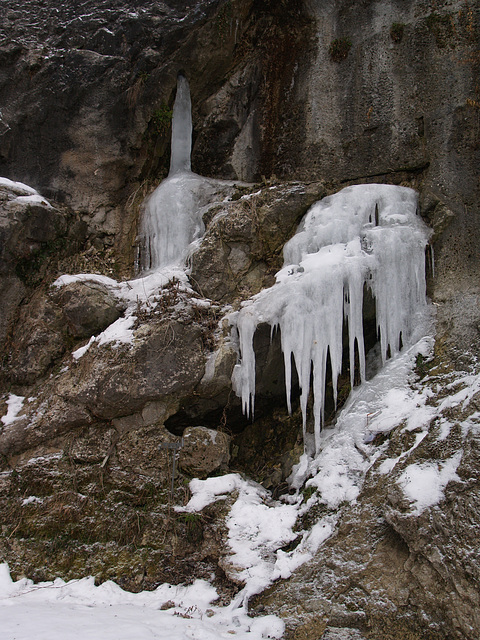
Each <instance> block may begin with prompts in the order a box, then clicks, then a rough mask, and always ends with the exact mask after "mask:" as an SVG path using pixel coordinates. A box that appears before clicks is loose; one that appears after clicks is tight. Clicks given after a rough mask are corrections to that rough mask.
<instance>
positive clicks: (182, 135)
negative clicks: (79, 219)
mask: <svg viewBox="0 0 480 640" xmlns="http://www.w3.org/2000/svg"><path fill="white" fill-rule="evenodd" d="M191 111H192V105H191V98H190V88H189V85H188V80H187V79H186V78H185V76H183V75H179V76H178V80H177V95H176V98H175V103H174V105H173V117H172V143H171V148H172V150H171V158H170V171H169V174H168V177H167V178H166V179H165V180H163V181H162V182H161V183H160V185H159V186H158V187H157V188H156V189H155V191H154V192H153V193H152V194H151V195H150V196H149V197H148V198H147V199H146V201H145V203H144V205H143V210H142V212H141V222H140V230H139V234H138V238H137V248H138V256H137V259H136V270H137V271H142V272H144V271H152V270H156V269H159V268H161V267H165V266H172V265H183V264H184V262H185V259H186V257H187V256H188V253H189V250H190V248H191V246H192V243H193V242H194V241H195V240H198V239H199V238H201V237H202V235H203V233H204V231H205V226H204V224H203V219H202V216H203V213H204V212H205V209H206V208H207V207H208V205H211V204H212V200H213V199H214V198H215V196H218V192H219V191H220V192H221V190H222V187H225V185H227V184H230V185H231V184H232V183H226V182H221V181H219V180H210V179H208V178H203V177H202V176H199V175H197V174H196V173H192V171H191V164H190V155H191V149H192V114H191Z"/></svg>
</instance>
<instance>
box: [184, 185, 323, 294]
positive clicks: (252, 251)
mask: <svg viewBox="0 0 480 640" xmlns="http://www.w3.org/2000/svg"><path fill="white" fill-rule="evenodd" d="M324 195H325V188H324V185H323V183H319V182H316V183H312V184H308V185H305V184H299V183H297V184H281V185H277V186H273V187H264V188H263V189H261V190H260V191H258V192H256V193H254V194H248V195H244V196H243V197H240V198H239V199H238V200H234V201H233V202H228V203H224V204H223V206H222V207H221V208H220V209H218V210H217V211H216V214H215V216H214V217H213V219H212V220H211V221H208V220H205V222H206V223H207V231H206V233H205V236H204V238H203V240H202V242H201V244H200V247H199V249H198V250H197V251H196V252H195V253H194V254H193V256H192V258H191V281H192V283H193V285H194V287H195V288H196V289H197V291H199V292H200V293H201V294H202V295H204V296H206V297H208V298H211V299H213V300H217V301H221V302H228V301H231V300H233V299H234V298H237V297H240V296H242V297H245V296H249V295H253V294H255V293H258V292H259V291H260V290H261V289H262V288H263V287H266V286H271V285H272V284H273V283H274V278H273V275H274V273H275V272H276V271H277V270H278V269H279V268H280V267H281V266H282V263H283V258H282V249H283V245H284V244H285V242H286V241H287V240H288V239H289V238H290V237H291V236H292V235H293V234H294V232H295V230H296V226H297V224H298V223H299V222H300V220H301V218H302V216H303V215H304V214H305V213H306V211H307V209H308V208H309V206H310V205H312V204H313V203H314V202H315V201H316V200H318V199H320V198H321V197H323V196H324Z"/></svg>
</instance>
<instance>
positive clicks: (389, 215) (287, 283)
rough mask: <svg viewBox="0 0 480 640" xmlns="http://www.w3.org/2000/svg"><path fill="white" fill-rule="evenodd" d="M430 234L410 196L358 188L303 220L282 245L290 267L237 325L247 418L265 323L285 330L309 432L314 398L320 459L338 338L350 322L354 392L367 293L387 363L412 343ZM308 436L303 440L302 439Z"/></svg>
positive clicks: (240, 390)
mask: <svg viewBox="0 0 480 640" xmlns="http://www.w3.org/2000/svg"><path fill="white" fill-rule="evenodd" d="M427 243H428V231H427V229H426V227H425V225H424V224H423V223H422V221H421V219H420V218H419V216H418V215H417V196H416V193H415V192H414V191H413V190H412V189H408V188H404V187H396V186H392V185H378V184H370V185H356V186H352V187H347V188H345V189H343V190H342V191H340V192H339V193H337V194H335V195H333V196H330V197H328V198H324V199H323V200H321V201H320V202H317V203H316V204H314V205H313V206H312V207H311V209H310V210H309V212H308V213H307V214H306V216H305V218H304V219H303V221H302V223H301V224H300V226H299V229H298V231H297V233H296V235H295V236H294V237H293V238H292V239H291V240H290V241H289V242H288V243H287V244H286V245H285V247H284V259H285V263H284V264H285V265H286V266H284V268H283V269H282V270H281V271H279V273H278V274H277V277H276V279H277V282H276V284H275V285H274V286H273V287H271V288H269V289H266V290H264V291H262V292H261V293H259V294H258V295H256V296H255V297H254V298H253V299H251V300H249V301H247V302H245V303H244V304H243V306H242V308H241V310H240V311H238V312H237V313H236V314H234V316H233V318H232V322H233V324H234V327H236V330H237V332H238V336H237V339H238V343H239V350H240V355H241V360H240V363H239V364H238V365H237V366H236V367H235V370H234V374H233V382H234V388H235V391H236V393H237V395H239V396H240V397H241V398H242V402H243V409H244V412H245V413H246V414H247V415H248V414H250V413H252V412H253V409H254V400H255V353H254V350H253V337H254V334H255V330H256V328H257V327H258V325H259V324H261V323H267V324H269V325H271V327H272V331H273V330H274V329H276V328H279V329H280V337H281V345H282V351H283V356H284V364H285V379H286V394H287V404H288V408H289V410H291V384H292V357H293V360H294V362H295V367H296V370H297V374H298V380H299V385H300V390H301V395H300V406H301V410H302V415H303V424H304V432H305V428H306V426H305V425H306V415H307V400H308V396H309V393H310V390H311V389H310V387H311V386H312V387H313V388H312V391H313V413H314V416H313V417H314V441H315V442H314V446H315V451H316V452H318V448H319V440H320V429H321V425H322V422H323V418H324V401H325V383H326V373H327V358H328V355H329V360H330V364H331V373H332V383H333V395H334V400H335V403H336V400H337V381H338V376H339V374H340V372H341V368H342V351H343V344H342V333H343V331H342V330H343V324H344V321H345V322H346V323H347V325H348V336H349V338H348V340H349V360H350V376H351V385H352V387H353V377H354V368H355V367H354V365H355V350H356V347H357V350H358V360H359V368H360V378H361V380H362V382H363V381H364V380H365V347H364V337H363V299H364V286H365V285H366V286H367V287H369V288H370V290H371V293H372V295H373V297H374V298H375V303H376V322H377V331H378V334H379V337H380V350H381V358H382V364H383V362H384V361H385V359H386V357H387V354H389V355H392V356H393V355H394V354H395V353H397V352H398V350H399V349H400V348H401V346H402V344H406V343H407V342H408V339H409V337H410V335H411V333H412V330H413V328H414V325H415V319H416V318H418V317H419V316H421V314H422V312H423V311H424V308H425V305H426V298H425V248H426V245H427ZM304 435H305V436H306V434H305V433H304Z"/></svg>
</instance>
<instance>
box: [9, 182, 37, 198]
mask: <svg viewBox="0 0 480 640" xmlns="http://www.w3.org/2000/svg"><path fill="white" fill-rule="evenodd" d="M1 187H4V188H5V189H8V190H9V191H13V192H14V193H18V194H19V195H22V196H23V195H30V196H35V195H38V191H36V190H35V189H33V187H29V186H28V184H24V183H23V182H14V181H13V180H9V178H0V188H1Z"/></svg>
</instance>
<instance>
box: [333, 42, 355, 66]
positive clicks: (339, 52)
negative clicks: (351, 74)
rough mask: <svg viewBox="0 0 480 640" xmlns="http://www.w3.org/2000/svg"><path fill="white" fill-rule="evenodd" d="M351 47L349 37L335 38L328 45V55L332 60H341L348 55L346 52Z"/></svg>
mask: <svg viewBox="0 0 480 640" xmlns="http://www.w3.org/2000/svg"><path fill="white" fill-rule="evenodd" d="M351 48H352V43H351V41H350V39H349V38H337V39H336V40H334V41H333V42H332V43H331V44H330V46H329V47H328V55H329V56H330V58H331V60H333V62H341V61H342V60H345V58H346V57H347V56H348V52H349V51H350V49H351Z"/></svg>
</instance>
